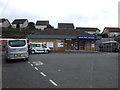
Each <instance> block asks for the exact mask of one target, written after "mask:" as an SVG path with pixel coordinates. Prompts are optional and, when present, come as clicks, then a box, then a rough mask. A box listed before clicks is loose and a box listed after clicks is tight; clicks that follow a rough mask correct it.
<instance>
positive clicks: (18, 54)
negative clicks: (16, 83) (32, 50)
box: [6, 39, 29, 60]
mask: <svg viewBox="0 0 120 90" xmlns="http://www.w3.org/2000/svg"><path fill="white" fill-rule="evenodd" d="M28 58H29V55H28V43H27V39H8V40H7V43H6V60H11V59H24V60H28Z"/></svg>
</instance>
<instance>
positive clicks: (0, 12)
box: [0, 0, 119, 30]
mask: <svg viewBox="0 0 120 90" xmlns="http://www.w3.org/2000/svg"><path fill="white" fill-rule="evenodd" d="M118 2H119V0H0V18H7V19H9V20H10V22H12V21H13V20H14V19H16V18H27V19H28V20H29V21H33V22H36V21H37V20H49V21H50V24H51V25H52V26H54V27H55V28H56V27H57V24H58V23H63V22H65V23H74V25H75V27H98V28H99V29H101V30H103V28H104V27H117V26H118Z"/></svg>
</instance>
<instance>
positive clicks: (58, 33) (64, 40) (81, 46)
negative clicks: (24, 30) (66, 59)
mask: <svg viewBox="0 0 120 90" xmlns="http://www.w3.org/2000/svg"><path fill="white" fill-rule="evenodd" d="M26 38H27V39H29V42H41V43H43V44H45V45H46V46H47V47H49V48H50V49H51V51H65V50H88V51H96V47H97V45H96V41H97V40H99V39H100V37H98V36H95V35H91V34H89V33H86V32H84V31H82V30H79V29H74V28H67V29H66V28H58V29H47V30H44V31H40V32H38V33H36V34H31V35H27V36H26Z"/></svg>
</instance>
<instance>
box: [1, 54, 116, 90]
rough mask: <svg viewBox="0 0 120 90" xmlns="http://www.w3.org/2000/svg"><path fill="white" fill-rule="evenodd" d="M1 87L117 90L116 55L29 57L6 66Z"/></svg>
mask: <svg viewBox="0 0 120 90" xmlns="http://www.w3.org/2000/svg"><path fill="white" fill-rule="evenodd" d="M2 75H3V85H2V86H3V88H118V54H117V53H108V52H104V53H101V52H99V53H70V52H69V53H67V52H66V53H49V54H32V55H30V58H29V61H21V60H19V61H18V60H16V61H12V62H8V63H6V62H5V60H4V58H3V74H2Z"/></svg>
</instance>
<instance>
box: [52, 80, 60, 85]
mask: <svg viewBox="0 0 120 90" xmlns="http://www.w3.org/2000/svg"><path fill="white" fill-rule="evenodd" d="M50 82H51V83H52V84H53V85H55V86H58V85H57V84H56V83H55V82H54V81H53V80H50Z"/></svg>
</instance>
